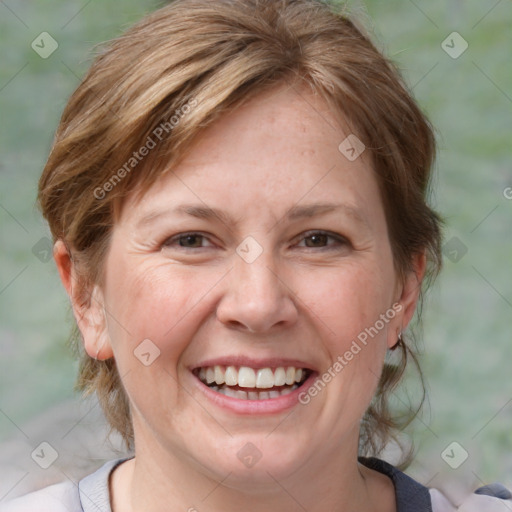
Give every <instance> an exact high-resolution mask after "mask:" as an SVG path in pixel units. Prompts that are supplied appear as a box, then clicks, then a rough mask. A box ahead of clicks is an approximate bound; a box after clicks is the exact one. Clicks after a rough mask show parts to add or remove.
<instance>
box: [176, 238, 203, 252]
mask: <svg viewBox="0 0 512 512" xmlns="http://www.w3.org/2000/svg"><path fill="white" fill-rule="evenodd" d="M203 241H204V236H202V235H197V234H190V235H183V236H180V237H179V239H178V244H179V246H180V247H187V248H189V249H193V248H197V247H203Z"/></svg>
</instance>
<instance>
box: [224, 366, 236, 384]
mask: <svg viewBox="0 0 512 512" xmlns="http://www.w3.org/2000/svg"><path fill="white" fill-rule="evenodd" d="M224 379H225V381H226V384H227V385H228V386H236V385H237V384H238V372H237V371H236V368H235V367H234V366H228V367H227V368H226V373H225V374H224Z"/></svg>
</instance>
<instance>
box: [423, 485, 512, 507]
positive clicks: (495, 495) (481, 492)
mask: <svg viewBox="0 0 512 512" xmlns="http://www.w3.org/2000/svg"><path fill="white" fill-rule="evenodd" d="M430 495H431V498H432V512H503V511H505V510H512V493H511V492H510V491H509V490H508V489H507V488H506V487H505V486H503V485H501V484H498V483H495V484H490V485H485V486H483V487H480V488H479V489H477V490H476V491H475V492H474V493H473V494H471V495H470V496H468V497H467V498H466V499H465V500H464V501H463V502H462V503H460V504H459V505H458V506H455V505H453V504H452V503H451V502H450V501H449V500H448V499H447V498H446V497H445V496H444V495H443V494H442V493H441V492H439V491H438V490H437V489H431V490H430Z"/></svg>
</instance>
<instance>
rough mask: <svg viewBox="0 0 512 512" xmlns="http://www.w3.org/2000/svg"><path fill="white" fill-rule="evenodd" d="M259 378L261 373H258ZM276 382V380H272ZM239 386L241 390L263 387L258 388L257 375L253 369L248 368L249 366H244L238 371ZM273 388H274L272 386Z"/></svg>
mask: <svg viewBox="0 0 512 512" xmlns="http://www.w3.org/2000/svg"><path fill="white" fill-rule="evenodd" d="M258 377H259V371H258ZM272 380H274V379H272ZM238 385H239V386H240V387H241V388H255V387H258V388H260V387H262V386H257V384H256V373H255V371H254V370H253V369H252V368H248V367H247V366H242V367H241V368H240V370H238ZM270 387H272V386H270Z"/></svg>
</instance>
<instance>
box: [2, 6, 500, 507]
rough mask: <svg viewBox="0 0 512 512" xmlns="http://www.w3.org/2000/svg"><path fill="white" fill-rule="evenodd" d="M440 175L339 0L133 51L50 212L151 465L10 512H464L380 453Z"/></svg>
mask: <svg viewBox="0 0 512 512" xmlns="http://www.w3.org/2000/svg"><path fill="white" fill-rule="evenodd" d="M433 158H434V138H433V135H432V131H431V128H430V126H429V124H428V122H427V120H426V119H425V117H424V116H423V114H422V113H421V111H420V110H419V109H418V107H417V106H416V104H415V103H414V101H413V99H412V98H411V96H410V95H409V93H408V92H407V90H406V89H405V87H404V85H403V84H402V82H401V80H400V78H399V77H398V74H397V72H396V70H395V69H394V67H393V66H392V65H391V64H390V63H389V62H388V61H387V60H386V59H385V58H384V57H383V56H382V55H381V54H380V53H379V52H378V51H377V50H376V49H375V47H374V46H373V45H372V44H371V43H370V41H369V39H368V38H367V37H366V36H365V35H363V33H362V32H361V31H360V30H359V29H357V28H356V26H355V25H354V24H353V23H352V22H351V21H350V20H349V19H348V18H347V17H345V16H344V15H343V14H341V13H337V12H336V11H335V9H334V8H332V7H331V6H329V5H328V4H327V3H325V2H320V1H313V0H298V1H293V0H283V1H275V0H259V1H256V0H235V1H229V0H222V1H217V2H211V1H208V0H178V1H175V2H173V3H172V4H170V5H169V6H167V7H164V8H163V9H161V10H159V11H157V12H155V13H153V14H151V15H149V16H147V17H146V18H145V19H143V20H142V21H141V22H140V23H139V24H137V25H136V26H135V27H133V28H132V29H131V30H129V31H128V32H127V33H126V34H125V35H124V36H122V37H120V38H119V39H117V40H115V41H114V42H113V43H112V44H111V45H110V46H109V47H108V48H107V49H106V51H105V52H104V53H102V54H101V55H100V56H99V57H98V58H97V59H96V61H95V63H94V64H93V66H92V68H91V69H90V71H89V73H88V74H87V76H86V77H85V79H84V81H83V82H82V84H81V85H80V86H79V88H78V89H77V91H76V92H75V93H74V94H73V96H72V97H71V99H70V101H69V103H68V105H67V107H66V110H65V112H64V114H63V117H62V120H61V124H60V126H59V129H58V131H57V135H56V139H55V143H54V147H53V149H52V152H51V154H50V157H49V160H48V163H47V166H46V168H45V170H44V172H43V175H42V177H41V181H40V195H39V198H40V204H41V207H42V210H43V214H44V215H45V217H46V219H47V220H48V222H49V224H50V228H51V230H52V233H53V236H54V239H55V248H54V256H55V260H56V263H57V267H58V270H59V273H60V276H61V279H62V282H63V284H64V286H65V288H66V290H67V292H68V294H69V297H70V300H71V304H72V308H73V312H74V315H75V318H76V322H77V326H78V329H79V331H80V345H81V347H83V351H82V352H83V353H82V358H81V367H80V376H79V384H80V387H81V388H82V389H83V390H84V391H86V392H88V393H93V392H95V393H97V395H98V397H99V400H100V403H101V404H102V406H103V409H104V411H105V414H106V416H107V419H108V420H109V422H110V424H111V426H112V428H114V429H116V430H118V431H119V432H120V433H121V434H122V436H123V437H124V439H125V441H126V443H127V445H128V446H129V447H132V448H133V449H134V457H132V458H129V459H126V460H119V461H112V462H111V463H108V464H107V465H105V466H104V467H103V468H101V469H100V470H98V471H97V472H96V473H94V474H92V475H90V476H88V477H86V478H85V479H83V480H82V481H80V482H79V484H78V486H75V485H73V484H72V483H71V482H68V483H63V484H58V485H57V486H53V487H50V488H47V489H44V490H42V491H39V492H36V493H33V494H32V495H28V496H26V497H23V498H20V499H18V500H14V501H13V502H12V503H11V504H9V505H7V506H6V508H5V509H2V510H6V511H21V510H23V511H25V510H27V511H28V510H31V511H35V510H52V511H60V510H62V511H64V510H66V511H69V512H71V511H72V512H74V511H79V510H83V511H86V512H87V511H90V510H103V511H109V510H111V511H114V512H119V511H122V512H130V511H135V510H144V511H147V512H152V511H154V510H189V511H194V510H198V511H220V510H222V511H230V510H234V509H237V510H238V509H240V508H241V507H243V508H246V509H247V508H248V509H250V510H251V511H260V510H262V511H263V510H265V511H268V510H293V511H295V510H297V511H299V510H307V511H310V512H316V511H319V510H340V511H341V510H343V511H346V512H348V511H356V510H357V511H359V510H379V511H384V512H394V511H398V512H404V511H431V510H435V511H441V510H446V511H451V510H456V508H455V507H454V506H452V505H451V504H450V503H449V502H448V500H447V499H446V498H444V497H443V496H442V495H441V494H440V493H439V492H437V491H435V490H432V491H429V490H428V489H427V488H425V487H423V486H422V485H420V484H419V483H417V482H414V481H413V480H411V479H410V478H408V477H407V476H405V475H404V474H403V473H401V472H400V471H399V470H398V469H396V468H394V467H392V466H390V465H389V464H387V463H385V462H383V461H381V460H379V459H377V458H373V456H375V455H378V454H379V453H380V451H381V450H382V448H383V447H384V446H385V445H386V444H387V443H388V442H389V441H390V439H393V437H394V435H395V434H396V427H397V426H398V424H397V423H396V421H395V420H394V419H393V417H392V416H391V414H390V412H389V409H388V405H387V399H388V396H389V394H390V392H391V391H392V389H393V388H394V387H395V386H396V384H397V382H398V381H399V380H400V377H401V375H402V372H403V368H404V366H405V362H406V356H407V354H408V353H410V352H409V347H408V344H409V341H408V337H407V327H408V325H409V323H410V321H411V318H412V317H413V315H414V311H415V309H416V305H417V302H418V300H419V298H420V295H421V289H422V283H424V282H425V279H426V276H427V277H428V276H433V275H435V274H436V273H437V271H438V270H439V267H440V249H439V248H440V230H439V219H438V216H437V215H436V214H435V212H433V211H432V210H431V209H430V208H429V206H428V205H427V202H426V199H427V198H426V196H427V190H428V184H429V177H430V169H431V165H432V161H433ZM496 490H498V491H499V492H501V493H502V494H501V497H490V496H486V495H482V494H479V495H475V496H473V497H471V498H469V499H468V501H467V503H465V504H463V505H462V506H461V507H460V509H459V510H484V507H485V506H487V505H486V504H487V503H490V506H491V507H500V506H502V499H501V498H507V496H508V495H506V490H504V489H497V488H492V489H491V491H492V492H491V494H492V493H494V494H496ZM482 492H484V491H482ZM493 510H494V508H493Z"/></svg>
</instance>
